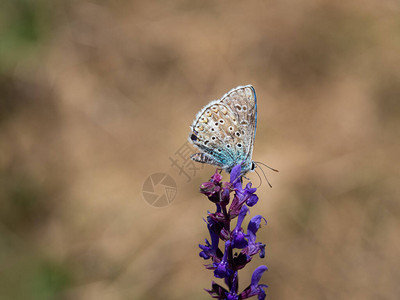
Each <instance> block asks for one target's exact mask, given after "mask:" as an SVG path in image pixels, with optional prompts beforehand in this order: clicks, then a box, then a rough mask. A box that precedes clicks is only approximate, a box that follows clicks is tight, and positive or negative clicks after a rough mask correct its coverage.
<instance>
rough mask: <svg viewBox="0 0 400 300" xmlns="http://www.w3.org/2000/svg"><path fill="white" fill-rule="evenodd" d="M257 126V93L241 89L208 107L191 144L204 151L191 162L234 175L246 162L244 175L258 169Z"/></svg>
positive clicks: (196, 125) (194, 129)
mask: <svg viewBox="0 0 400 300" xmlns="http://www.w3.org/2000/svg"><path fill="white" fill-rule="evenodd" d="M256 125H257V98H256V91H255V89H254V87H252V86H251V85H246V86H238V87H237V88H234V89H232V90H230V91H229V92H228V93H226V94H225V95H224V96H223V97H222V98H221V99H220V100H214V101H211V102H210V103H209V104H207V105H206V106H205V107H204V108H203V109H202V110H200V111H199V113H198V114H197V115H196V118H195V119H194V121H193V124H192V126H191V129H192V133H191V134H190V136H189V141H190V142H192V143H193V144H194V145H195V146H196V147H197V148H199V149H200V150H201V152H200V153H195V154H193V155H192V156H191V159H192V160H194V161H197V162H200V163H207V164H210V165H215V166H218V167H220V168H222V169H224V170H225V171H226V172H228V173H230V172H231V170H232V168H233V167H234V166H236V165H238V164H240V163H242V175H244V174H246V173H247V172H248V171H252V170H254V168H255V163H254V162H253V160H252V154H253V144H254V139H255V136H256Z"/></svg>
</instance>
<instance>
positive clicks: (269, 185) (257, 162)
mask: <svg viewBox="0 0 400 300" xmlns="http://www.w3.org/2000/svg"><path fill="white" fill-rule="evenodd" d="M254 163H255V164H257V165H258V164H259V163H258V162H254ZM260 170H261V171H262V173H263V174H264V177H265V179H266V180H267V182H268V185H269V187H270V188H272V185H271V183H270V182H269V180H268V178H267V175H265V172H264V170H263V169H262V168H261V167H260Z"/></svg>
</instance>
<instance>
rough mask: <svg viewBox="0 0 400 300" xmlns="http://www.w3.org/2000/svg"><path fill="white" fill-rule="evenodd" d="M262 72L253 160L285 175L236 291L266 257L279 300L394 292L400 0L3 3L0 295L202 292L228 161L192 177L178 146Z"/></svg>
mask: <svg viewBox="0 0 400 300" xmlns="http://www.w3.org/2000/svg"><path fill="white" fill-rule="evenodd" d="M248 83H251V84H253V85H254V87H255V88H256V91H257V96H258V128H257V137H256V141H255V150H254V155H253V158H254V159H255V160H258V161H262V162H264V163H267V164H269V165H271V166H272V167H275V168H277V169H279V170H280V173H278V174H275V173H272V172H268V178H269V180H270V181H271V183H272V185H273V188H272V189H270V188H269V187H268V186H267V184H266V183H265V182H264V184H263V186H262V187H261V188H260V189H259V190H258V195H259V197H260V202H259V204H258V205H257V206H256V207H254V208H253V209H252V214H253V215H255V214H262V215H263V216H265V217H266V219H267V220H268V225H267V226H264V227H263V228H262V229H261V230H260V232H259V235H258V239H259V240H260V241H263V242H266V243H267V250H266V258H265V259H264V260H261V259H259V258H257V257H255V258H254V260H253V261H252V263H251V264H250V265H249V266H248V267H247V268H246V270H242V271H241V272H240V273H239V274H240V275H239V276H240V289H243V288H244V287H245V286H246V285H247V284H248V283H249V281H250V276H251V273H252V271H253V270H254V268H256V267H257V266H258V265H260V264H266V265H267V266H268V267H269V272H267V273H266V274H264V276H263V278H262V282H263V283H267V284H268V285H269V286H270V287H269V288H268V290H267V294H268V299H308V300H309V299H399V297H400V286H399V280H400V259H399V253H400V239H399V236H400V221H399V220H400V219H399V218H400V204H399V201H398V199H399V196H400V189H399V179H400V177H399V173H400V170H399V167H400V165H399V153H400V143H399V133H400V104H399V100H400V4H399V2H398V1H396V0H384V1H373V0H366V1H356V0H355V1H340V3H333V1H319V0H301V1H286V0H283V1H276V0H271V1H260V0H258V1H255V0H254V1H212V0H206V1H184V0H172V1H122V0H120V1H106V0H104V1H94V0H92V1H88V0H81V1H50V0H39V1H33V0H3V1H1V4H0V136H1V139H0V299H35V300H36V299H101V300H103V299H104V300H109V299H113V300H114V299H208V296H207V294H206V293H205V292H204V291H203V288H209V287H210V282H211V279H212V273H211V272H210V271H208V270H205V269H204V267H203V263H204V261H203V260H202V259H201V258H200V257H199V256H198V252H199V249H198V246H197V245H198V243H201V242H202V241H203V240H204V238H205V237H207V235H208V232H207V229H206V226H205V224H204V222H203V220H202V218H203V217H204V216H205V215H206V212H207V210H212V209H213V205H212V204H211V203H210V202H208V201H207V200H206V198H205V197H202V195H200V194H199V193H198V186H199V184H200V183H201V182H203V181H206V180H208V178H209V176H210V175H211V174H212V173H213V171H214V168H213V167H210V166H205V167H204V168H203V169H202V170H200V171H197V173H196V175H195V176H193V177H192V178H191V180H190V182H188V183H187V182H186V180H185V178H184V177H182V174H181V176H179V174H178V172H177V169H176V168H174V167H172V166H171V161H170V157H174V155H175V153H176V151H177V150H178V149H179V148H180V147H181V146H182V145H183V144H184V143H185V141H186V139H187V136H188V134H189V125H190V124H191V122H192V120H193V118H194V116H195V114H196V113H197V111H198V110H199V109H200V108H201V107H203V106H204V105H205V104H207V103H208V102H209V101H210V100H212V99H217V98H219V97H221V96H222V95H223V94H224V93H225V92H227V91H228V90H230V89H231V88H233V87H236V86H238V85H243V84H248ZM156 172H166V173H168V174H170V175H171V176H172V177H173V178H174V179H175V180H176V183H177V189H178V193H177V196H176V198H175V200H174V201H173V203H172V204H170V205H169V206H168V207H165V208H154V207H152V206H150V205H148V204H147V203H146V202H145V201H144V199H143V197H142V192H141V190H142V185H143V183H144V181H145V179H146V178H147V177H148V176H149V175H150V174H152V173H156ZM225 176H226V175H225ZM250 177H251V178H252V180H253V182H254V184H257V183H258V179H257V176H256V175H255V174H251V175H250ZM225 178H226V179H227V178H228V177H227V176H226V177H225ZM246 224H247V223H246Z"/></svg>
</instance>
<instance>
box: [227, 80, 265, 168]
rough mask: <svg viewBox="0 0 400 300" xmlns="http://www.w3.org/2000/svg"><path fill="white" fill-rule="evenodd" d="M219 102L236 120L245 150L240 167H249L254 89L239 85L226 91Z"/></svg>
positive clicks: (254, 124) (253, 134)
mask: <svg viewBox="0 0 400 300" xmlns="http://www.w3.org/2000/svg"><path fill="white" fill-rule="evenodd" d="M220 103H221V104H225V105H227V106H228V107H229V108H230V109H231V111H232V112H234V114H235V117H236V119H237V120H238V127H239V130H240V133H241V135H242V140H243V145H244V149H243V150H244V152H245V156H244V157H243V160H245V164H244V166H243V167H242V169H247V168H248V169H250V168H251V162H252V161H251V159H252V155H253V145H254V140H255V137H256V127H257V97H256V91H255V89H254V87H253V86H251V85H246V86H239V87H237V88H234V89H232V90H230V91H229V92H228V93H226V94H225V95H224V96H223V97H222V98H221V100H220ZM248 169H247V170H248Z"/></svg>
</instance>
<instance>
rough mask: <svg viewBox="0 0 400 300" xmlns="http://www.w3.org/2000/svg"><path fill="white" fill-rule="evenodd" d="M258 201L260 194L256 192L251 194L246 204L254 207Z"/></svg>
mask: <svg viewBox="0 0 400 300" xmlns="http://www.w3.org/2000/svg"><path fill="white" fill-rule="evenodd" d="M257 202H258V196H257V195H254V194H251V195H250V196H249V199H247V201H246V204H247V205H248V206H250V207H252V206H254V205H256V204H257Z"/></svg>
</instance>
